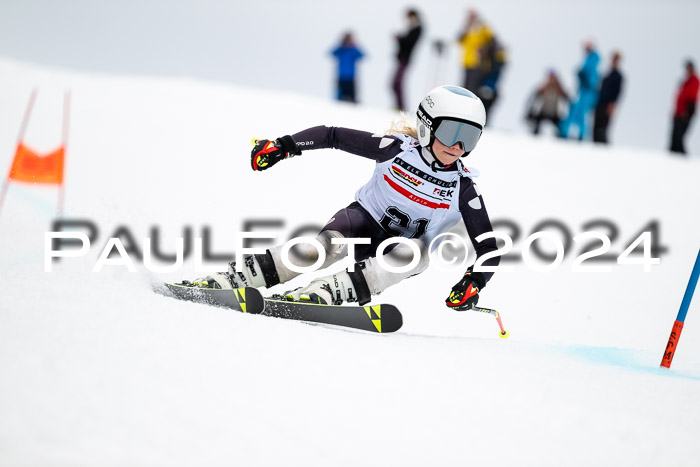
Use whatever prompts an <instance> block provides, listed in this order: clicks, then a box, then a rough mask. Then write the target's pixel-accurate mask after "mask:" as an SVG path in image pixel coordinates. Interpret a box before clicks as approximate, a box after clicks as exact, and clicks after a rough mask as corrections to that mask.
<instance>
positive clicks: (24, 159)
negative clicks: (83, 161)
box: [8, 143, 65, 185]
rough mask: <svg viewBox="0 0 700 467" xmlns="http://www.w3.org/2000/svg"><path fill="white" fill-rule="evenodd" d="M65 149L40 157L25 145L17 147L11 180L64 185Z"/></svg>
mask: <svg viewBox="0 0 700 467" xmlns="http://www.w3.org/2000/svg"><path fill="white" fill-rule="evenodd" d="M64 156H65V148H64V147H63V146H61V147H60V148H58V149H56V150H55V151H53V152H51V153H49V154H46V155H40V154H37V153H36V152H35V151H33V150H31V149H29V148H28V147H26V146H25V145H24V144H23V143H20V144H18V145H17V152H16V153H15V158H14V160H13V161H12V168H11V169H10V175H9V176H8V178H9V179H10V180H16V181H20V182H30V183H53V184H57V185H61V184H62V183H63V163H64V158H65V157H64Z"/></svg>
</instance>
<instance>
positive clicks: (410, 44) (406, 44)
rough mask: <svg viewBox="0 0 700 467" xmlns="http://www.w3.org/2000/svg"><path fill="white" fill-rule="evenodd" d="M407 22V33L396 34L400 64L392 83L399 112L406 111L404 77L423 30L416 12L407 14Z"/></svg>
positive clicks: (397, 55)
mask: <svg viewBox="0 0 700 467" xmlns="http://www.w3.org/2000/svg"><path fill="white" fill-rule="evenodd" d="M406 20H407V21H408V28H407V29H406V32H404V33H403V34H396V36H395V38H396V41H397V43H398V46H399V50H398V52H397V54H396V58H397V62H398V63H397V66H396V72H395V73H394V80H393V82H392V87H391V89H392V90H393V91H394V98H395V100H396V109H397V110H406V107H405V105H404V99H403V81H404V75H405V74H406V68H408V64H409V62H410V61H411V54H412V53H413V49H414V48H415V47H416V43H417V42H418V39H419V38H420V35H421V32H422V30H423V28H422V26H421V21H420V16H419V15H418V12H417V11H416V10H414V9H410V10H408V11H407V12H406Z"/></svg>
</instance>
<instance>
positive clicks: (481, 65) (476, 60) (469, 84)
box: [458, 10, 493, 95]
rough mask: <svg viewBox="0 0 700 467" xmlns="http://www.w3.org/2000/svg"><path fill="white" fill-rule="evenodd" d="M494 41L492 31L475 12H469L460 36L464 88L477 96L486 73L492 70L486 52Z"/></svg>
mask: <svg viewBox="0 0 700 467" xmlns="http://www.w3.org/2000/svg"><path fill="white" fill-rule="evenodd" d="M492 41H493V33H492V32H491V29H489V27H488V26H486V24H484V23H483V22H482V21H481V18H479V15H478V14H477V12H476V11H475V10H469V15H468V16H467V25H466V27H465V28H464V31H463V32H462V34H461V35H460V36H459V38H458V42H459V44H460V45H461V46H462V48H463V49H464V55H463V56H462V57H463V58H462V67H463V68H464V87H465V88H467V89H469V90H470V91H472V92H473V93H475V94H477V95H479V87H480V86H481V84H482V82H483V80H484V78H485V77H486V73H487V72H488V71H489V69H490V68H491V64H490V63H487V61H488V58H487V53H486V51H487V48H488V46H489V44H491V42H492Z"/></svg>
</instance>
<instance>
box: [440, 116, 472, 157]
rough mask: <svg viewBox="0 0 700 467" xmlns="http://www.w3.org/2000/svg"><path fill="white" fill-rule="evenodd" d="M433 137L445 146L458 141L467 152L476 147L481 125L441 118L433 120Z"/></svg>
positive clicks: (452, 144) (450, 145)
mask: <svg viewBox="0 0 700 467" xmlns="http://www.w3.org/2000/svg"><path fill="white" fill-rule="evenodd" d="M435 124H436V130H435V132H434V133H433V134H434V135H435V138H436V139H437V140H438V141H440V142H441V143H442V144H444V145H445V146H447V147H452V146H454V144H455V143H459V144H460V146H461V147H462V149H463V150H464V151H465V152H467V153H469V152H471V151H472V150H474V148H475V147H476V143H478V142H479V138H480V137H481V130H482V128H481V126H479V125H478V124H476V123H474V122H469V121H466V120H454V119H441V120H437V121H436V122H435Z"/></svg>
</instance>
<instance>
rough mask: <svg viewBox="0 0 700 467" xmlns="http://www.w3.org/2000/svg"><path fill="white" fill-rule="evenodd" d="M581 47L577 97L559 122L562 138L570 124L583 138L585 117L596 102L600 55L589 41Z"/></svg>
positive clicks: (566, 133) (567, 131) (566, 134)
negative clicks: (583, 53) (581, 62)
mask: <svg viewBox="0 0 700 467" xmlns="http://www.w3.org/2000/svg"><path fill="white" fill-rule="evenodd" d="M583 48H584V51H585V54H586V57H585V59H584V61H583V65H582V66H581V69H580V70H579V71H578V83H579V89H578V97H577V99H576V101H575V102H573V103H572V104H571V107H569V115H567V117H566V118H565V119H564V120H563V121H562V122H561V123H560V124H559V136H561V137H562V138H567V137H568V136H569V128H570V127H571V125H572V124H573V125H576V126H577V127H578V130H579V134H578V139H579V140H582V139H583V138H584V136H585V135H586V118H587V116H588V113H589V112H590V111H591V110H592V109H593V107H594V106H595V102H596V94H597V89H598V63H599V62H600V56H599V55H598V52H596V51H595V48H594V47H593V43H592V42H590V41H586V42H584V44H583Z"/></svg>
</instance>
